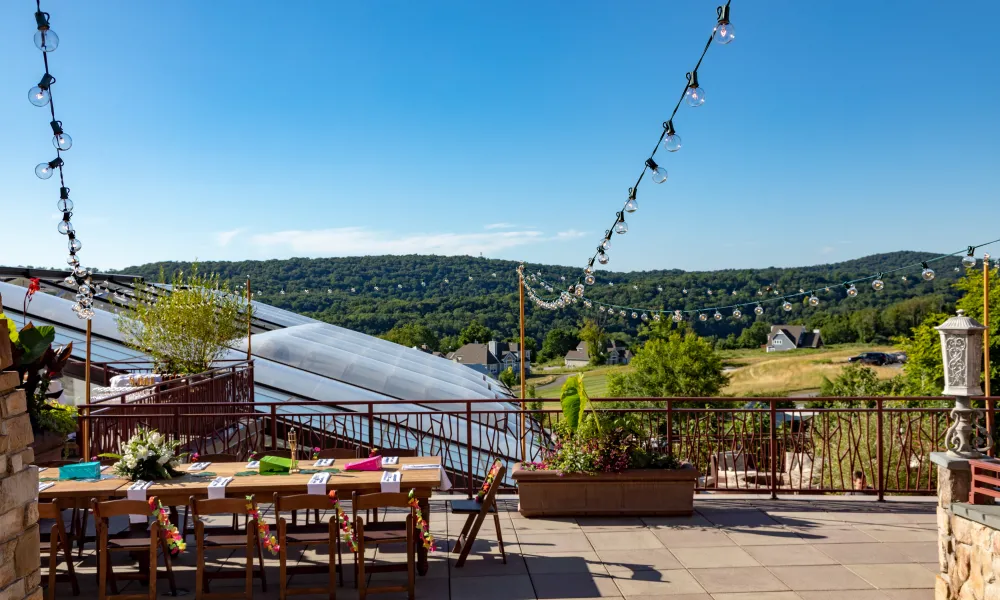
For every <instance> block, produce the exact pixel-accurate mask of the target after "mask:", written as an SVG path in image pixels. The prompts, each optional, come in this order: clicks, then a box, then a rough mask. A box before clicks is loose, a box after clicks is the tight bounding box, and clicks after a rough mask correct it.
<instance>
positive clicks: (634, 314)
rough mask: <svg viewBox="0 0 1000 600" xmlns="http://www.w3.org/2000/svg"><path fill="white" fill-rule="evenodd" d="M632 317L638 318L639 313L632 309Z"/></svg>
mask: <svg viewBox="0 0 1000 600" xmlns="http://www.w3.org/2000/svg"><path fill="white" fill-rule="evenodd" d="M632 318H633V319H638V318H639V315H638V314H637V313H636V312H635V311H632Z"/></svg>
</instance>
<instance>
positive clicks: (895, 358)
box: [889, 352, 906, 364]
mask: <svg viewBox="0 0 1000 600" xmlns="http://www.w3.org/2000/svg"><path fill="white" fill-rule="evenodd" d="M889 356H891V357H892V362H897V363H900V364H902V363H905V362H906V352H893V353H892V354H890V355H889Z"/></svg>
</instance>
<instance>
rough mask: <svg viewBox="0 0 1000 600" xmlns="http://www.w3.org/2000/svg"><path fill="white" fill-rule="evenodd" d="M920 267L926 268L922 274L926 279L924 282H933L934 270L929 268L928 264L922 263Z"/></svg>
mask: <svg viewBox="0 0 1000 600" xmlns="http://www.w3.org/2000/svg"><path fill="white" fill-rule="evenodd" d="M920 266H921V267H923V268H924V270H923V271H921V272H920V276H921V277H923V278H924V281H933V280H934V269H932V268H930V267H928V266H927V263H926V262H922V263H920Z"/></svg>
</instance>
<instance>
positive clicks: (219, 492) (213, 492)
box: [208, 477, 233, 500]
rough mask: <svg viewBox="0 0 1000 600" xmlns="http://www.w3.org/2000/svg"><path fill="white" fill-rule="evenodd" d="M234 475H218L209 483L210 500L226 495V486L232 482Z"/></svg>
mask: <svg viewBox="0 0 1000 600" xmlns="http://www.w3.org/2000/svg"><path fill="white" fill-rule="evenodd" d="M232 480H233V478H232V477H216V478H215V479H213V480H212V483H210V484H208V498H209V500H216V499H219V498H225V497H226V486H227V485H229V483H230V482H232Z"/></svg>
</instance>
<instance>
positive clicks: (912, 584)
mask: <svg viewBox="0 0 1000 600" xmlns="http://www.w3.org/2000/svg"><path fill="white" fill-rule="evenodd" d="M847 568H849V569H850V570H852V571H854V572H855V573H857V574H858V575H859V576H860V577H862V578H864V580H865V581H867V582H868V583H871V584H872V585H874V586H876V587H878V588H880V589H888V588H932V587H934V574H933V573H931V572H930V571H928V570H927V569H925V568H924V567H923V566H921V565H917V564H912V563H910V564H899V565H848V566H847Z"/></svg>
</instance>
